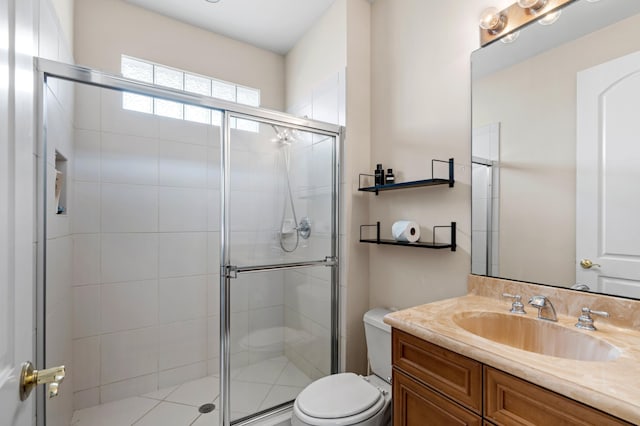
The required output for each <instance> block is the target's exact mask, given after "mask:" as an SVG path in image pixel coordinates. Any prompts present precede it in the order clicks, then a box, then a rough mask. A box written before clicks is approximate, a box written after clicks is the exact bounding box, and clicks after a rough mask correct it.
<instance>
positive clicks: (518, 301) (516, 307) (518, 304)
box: [502, 293, 526, 314]
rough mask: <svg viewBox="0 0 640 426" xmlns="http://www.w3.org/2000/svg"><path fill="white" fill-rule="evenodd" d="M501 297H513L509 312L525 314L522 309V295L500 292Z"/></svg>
mask: <svg viewBox="0 0 640 426" xmlns="http://www.w3.org/2000/svg"><path fill="white" fill-rule="evenodd" d="M502 297H508V298H510V299H513V303H512V304H511V309H510V310H509V312H511V313H512V314H526V312H525V311H524V305H523V304H522V296H520V295H519V294H510V293H502Z"/></svg>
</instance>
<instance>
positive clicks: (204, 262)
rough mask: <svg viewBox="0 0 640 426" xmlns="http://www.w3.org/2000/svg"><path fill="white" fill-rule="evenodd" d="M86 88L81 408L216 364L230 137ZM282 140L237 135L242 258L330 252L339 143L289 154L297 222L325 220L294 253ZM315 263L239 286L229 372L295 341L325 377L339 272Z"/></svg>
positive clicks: (79, 276)
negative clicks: (224, 160) (286, 220)
mask: <svg viewBox="0 0 640 426" xmlns="http://www.w3.org/2000/svg"><path fill="white" fill-rule="evenodd" d="M76 94H77V99H76V106H77V107H76V117H75V119H76V130H75V132H76V137H75V144H76V161H75V173H76V179H75V185H74V187H75V203H74V211H75V216H74V221H73V268H72V270H73V306H74V312H73V322H74V330H73V338H74V345H73V346H74V362H75V363H76V365H77V368H82V369H83V370H85V371H88V372H90V374H87V375H83V377H82V378H81V379H80V380H78V381H77V383H75V385H74V390H75V408H76V409H77V408H83V407H88V406H92V405H96V404H98V403H104V402H108V401H111V400H115V399H120V398H124V397H127V396H131V395H138V394H141V393H145V392H150V391H153V390H155V389H157V388H162V387H165V386H169V385H173V384H175V383H179V382H182V381H185V380H190V379H193V378H197V377H202V376H204V375H207V374H212V373H216V372H217V371H218V363H219V360H218V350H219V341H218V335H219V331H218V327H219V317H218V309H219V307H218V306H219V303H218V301H219V276H218V274H219V231H220V229H219V222H220V219H219V209H220V207H219V194H220V192H219V176H220V170H219V141H220V137H219V128H218V127H213V126H208V125H201V124H196V123H191V122H185V121H181V120H174V119H169V118H162V117H158V116H153V115H147V114H143V113H137V112H131V111H125V110H123V109H122V107H121V95H120V94H119V93H117V92H114V91H108V90H101V89H97V88H92V87H87V86H82V85H78V86H77V87H76ZM274 137H275V130H274V129H272V128H271V126H268V125H262V126H261V127H260V133H252V132H246V131H241V130H232V131H231V233H232V246H231V259H232V263H233V264H236V265H256V264H264V263H276V262H281V261H288V260H291V259H300V258H304V259H323V258H324V257H325V256H326V255H328V254H329V251H328V248H329V244H330V241H331V238H330V231H331V229H330V216H329V214H328V213H329V212H330V193H331V192H330V189H331V188H330V182H331V170H330V165H331V155H332V151H331V149H330V143H329V141H328V140H326V139H325V138H319V137H316V138H315V139H314V138H313V137H312V136H311V135H304V134H302V135H301V136H300V140H299V143H298V142H296V143H295V144H294V146H295V148H291V154H290V155H291V175H290V176H291V182H292V186H293V188H292V189H293V190H294V198H295V200H296V213H297V214H298V220H299V219H300V218H302V217H303V216H309V217H311V219H312V222H313V227H314V228H313V235H312V238H311V239H309V240H305V241H303V240H301V243H300V247H299V249H298V250H296V251H295V252H294V253H292V254H284V253H283V251H282V250H281V248H280V246H279V237H278V230H279V227H280V220H281V214H282V208H283V204H284V202H285V198H284V194H285V186H284V185H285V174H284V168H283V167H284V166H283V164H282V161H283V156H282V154H283V151H282V147H281V146H280V145H278V144H277V143H275V142H274V141H273V139H274ZM310 182H315V183H313V184H311V183H310ZM287 217H290V211H288V213H287ZM318 269H322V270H321V271H318V272H316V273H314V274H312V275H305V274H302V275H301V274H296V273H289V272H282V271H280V272H263V273H256V274H246V275H243V274H241V275H239V277H238V278H237V279H234V280H232V284H231V286H232V294H231V299H232V315H231V324H232V326H231V344H232V346H231V353H232V368H233V367H240V366H244V365H246V364H248V363H253V362H257V361H260V360H263V359H266V358H271V357H275V356H279V355H282V354H283V353H284V352H285V339H290V341H291V342H294V344H290V345H289V348H296V347H298V346H296V345H298V344H300V343H301V342H304V343H305V345H304V347H300V348H299V350H298V352H299V353H295V352H292V354H291V358H292V359H299V360H300V362H299V363H298V364H301V365H302V366H303V368H304V366H306V367H307V368H305V372H308V374H309V373H311V372H313V374H310V375H313V376H314V377H318V376H320V375H324V374H326V372H328V370H329V367H328V363H329V353H330V352H329V351H330V343H329V342H330V340H329V334H328V333H329V313H330V287H329V283H330V274H329V270H328V269H325V268H318ZM301 277H302V279H301ZM285 286H289V287H290V288H293V290H294V292H297V293H294V294H295V295H292V296H289V295H285V293H284V290H285ZM307 289H308V290H309V291H307ZM300 290H301V291H302V292H303V293H304V297H302V298H301V299H303V300H304V305H303V304H300V303H297V304H296V303H294V302H293V300H294V299H295V298H298V296H300ZM312 295H313V296H318V297H319V298H320V301H313V300H310V299H308V298H307V296H309V297H310V296H312ZM287 300H288V301H289V306H290V307H291V308H292V309H293V310H290V311H288V316H289V319H291V324H290V325H288V326H287V327H285V317H287V312H285V302H286V301H287ZM307 307H310V309H311V310H310V311H308V312H306V308H307ZM291 312H298V313H303V312H304V315H299V316H298V317H296V319H292V315H291ZM305 315H306V317H305ZM309 319H312V320H313V321H311V322H310V321H308V320H309ZM305 333H307V334H306V335H307V337H309V336H312V337H311V340H310V338H305V339H302V340H301V339H300V336H302V335H305ZM311 343H312V344H311ZM325 354H326V355H325Z"/></svg>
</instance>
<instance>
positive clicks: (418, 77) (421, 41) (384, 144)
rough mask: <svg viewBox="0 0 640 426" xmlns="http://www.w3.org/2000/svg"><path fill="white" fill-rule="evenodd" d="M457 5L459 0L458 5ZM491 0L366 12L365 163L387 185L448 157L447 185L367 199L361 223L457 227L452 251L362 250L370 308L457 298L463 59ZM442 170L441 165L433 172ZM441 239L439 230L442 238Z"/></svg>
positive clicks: (412, 3)
mask: <svg viewBox="0 0 640 426" xmlns="http://www.w3.org/2000/svg"><path fill="white" fill-rule="evenodd" d="M461 3H464V4H461ZM510 3H512V2H510V1H506V0H505V1H500V2H489V1H484V0H483V1H481V2H473V4H472V2H468V1H467V2H451V1H446V0H429V1H424V0H377V1H376V2H375V3H374V4H373V7H372V20H371V23H372V24H371V25H372V27H371V47H372V62H371V63H372V72H371V75H372V83H371V92H372V102H371V105H372V114H371V123H372V124H371V135H372V136H371V161H370V164H369V165H368V168H367V170H362V171H361V172H370V173H371V172H372V171H373V169H374V167H375V164H376V163H382V164H383V166H384V167H385V168H393V169H394V172H395V174H396V181H407V180H416V179H424V178H428V177H430V161H431V159H433V158H435V159H441V160H446V159H448V158H450V157H454V158H455V163H456V166H455V178H456V184H455V188H453V189H449V188H447V187H434V188H421V189H413V190H407V191H404V192H402V191H397V192H389V193H384V194H381V195H380V196H378V197H371V200H370V213H369V214H370V218H371V221H372V222H375V221H376V220H380V221H381V222H382V225H383V232H384V233H387V235H389V234H390V226H391V224H392V222H393V221H395V220H398V219H412V220H416V221H417V222H418V223H420V224H421V226H422V232H423V235H425V238H430V234H431V232H430V231H431V227H432V226H434V225H448V224H449V222H451V221H456V222H457V225H458V233H457V238H458V250H457V252H455V253H452V252H450V251H443V250H437V251H436V250H426V249H412V248H404V247H393V246H389V247H376V246H372V247H371V248H370V249H369V250H370V260H369V263H370V269H369V276H370V283H371V287H370V304H371V305H372V306H374V305H384V304H387V305H391V306H395V307H398V308H404V307H408V306H413V305H416V304H420V303H427V302H430V301H434V300H438V299H443V298H447V297H451V296H457V295H461V294H463V293H465V292H466V276H467V274H468V273H469V271H470V266H471V260H470V248H471V241H470V234H471V233H470V220H471V219H470V197H471V194H470V173H471V167H470V146H471V144H470V134H471V132H470V120H471V118H470V87H469V81H470V75H469V72H470V62H469V56H470V54H471V52H472V51H473V50H475V49H477V48H478V47H479V33H478V17H479V15H480V12H481V11H482V10H483V9H484V8H486V7H489V6H496V7H498V8H502V7H505V6H507V5H509V4H510ZM440 170H442V172H444V173H446V169H444V170H443V169H440ZM443 240H446V234H445V236H444V237H443Z"/></svg>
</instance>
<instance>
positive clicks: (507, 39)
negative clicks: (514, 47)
mask: <svg viewBox="0 0 640 426" xmlns="http://www.w3.org/2000/svg"><path fill="white" fill-rule="evenodd" d="M518 37H520V31H514V32H512V33H511V34H507V35H506V36H504V37H502V38H501V39H500V41H501V42H503V43H504V44H509V43H513V42H514V41H516V40H517V39H518Z"/></svg>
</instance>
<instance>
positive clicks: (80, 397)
mask: <svg viewBox="0 0 640 426" xmlns="http://www.w3.org/2000/svg"><path fill="white" fill-rule="evenodd" d="M98 404H100V388H98V387H96V388H92V389H87V390H83V391H78V392H74V393H73V409H74V410H82V409H83V408H89V407H93V406H95V405H98Z"/></svg>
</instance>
